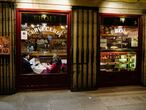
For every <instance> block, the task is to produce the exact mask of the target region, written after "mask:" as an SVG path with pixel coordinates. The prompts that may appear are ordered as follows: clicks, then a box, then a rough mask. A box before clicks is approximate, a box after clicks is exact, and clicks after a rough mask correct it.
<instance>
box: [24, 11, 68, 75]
mask: <svg viewBox="0 0 146 110" xmlns="http://www.w3.org/2000/svg"><path fill="white" fill-rule="evenodd" d="M24 53H28V54H29V56H30V58H29V59H27V60H28V61H29V63H30V65H31V68H32V70H33V72H34V73H36V74H48V73H59V72H62V71H65V70H66V65H67V64H65V63H62V58H63V59H67V21H66V15H55V14H43V15H42V14H30V13H23V14H22V22H21V54H22V55H23V54H24ZM55 55H56V57H54V56H55ZM23 58H24V57H23ZM54 58H56V59H58V62H60V63H58V62H57V61H56V60H54ZM22 65H23V64H22ZM22 68H23V67H22ZM52 68H56V70H55V69H52ZM57 68H58V69H57ZM22 70H23V69H22ZM22 73H24V72H23V71H22Z"/></svg>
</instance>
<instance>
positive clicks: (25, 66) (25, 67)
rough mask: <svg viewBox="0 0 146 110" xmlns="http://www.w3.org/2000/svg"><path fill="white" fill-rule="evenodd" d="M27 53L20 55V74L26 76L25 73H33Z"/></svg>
mask: <svg viewBox="0 0 146 110" xmlns="http://www.w3.org/2000/svg"><path fill="white" fill-rule="evenodd" d="M29 57H30V56H29V53H23V54H22V65H21V66H22V67H21V69H22V74H27V73H31V72H33V70H32V68H31V64H30V62H29Z"/></svg>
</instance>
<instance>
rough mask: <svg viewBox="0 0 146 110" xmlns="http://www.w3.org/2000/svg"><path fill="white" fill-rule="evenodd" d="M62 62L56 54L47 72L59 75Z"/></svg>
mask: <svg viewBox="0 0 146 110" xmlns="http://www.w3.org/2000/svg"><path fill="white" fill-rule="evenodd" d="M61 66H62V62H61V59H60V57H59V56H58V55H57V54H54V55H53V57H52V64H49V66H48V68H47V71H48V73H59V72H60V71H61Z"/></svg>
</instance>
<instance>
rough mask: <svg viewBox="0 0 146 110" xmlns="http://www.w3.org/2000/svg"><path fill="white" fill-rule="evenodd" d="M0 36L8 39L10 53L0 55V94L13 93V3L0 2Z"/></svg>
mask: <svg viewBox="0 0 146 110" xmlns="http://www.w3.org/2000/svg"><path fill="white" fill-rule="evenodd" d="M0 36H2V37H9V39H10V43H11V46H10V47H11V49H10V50H11V52H10V54H8V55H3V54H0V94H12V93H14V92H15V69H14V67H15V61H14V54H15V50H14V48H15V44H14V41H15V7H14V3H13V2H2V1H1V2H0Z"/></svg>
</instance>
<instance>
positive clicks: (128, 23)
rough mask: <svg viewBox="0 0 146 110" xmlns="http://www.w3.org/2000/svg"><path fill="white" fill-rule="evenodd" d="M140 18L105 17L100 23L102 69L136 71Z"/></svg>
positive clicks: (107, 70)
mask: <svg viewBox="0 0 146 110" xmlns="http://www.w3.org/2000/svg"><path fill="white" fill-rule="evenodd" d="M138 38H139V37H138V19H136V18H133V17H107V16H106V17H103V18H102V24H101V25H100V71H106V72H115V71H135V69H136V64H137V62H136V61H137V49H138Z"/></svg>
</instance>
